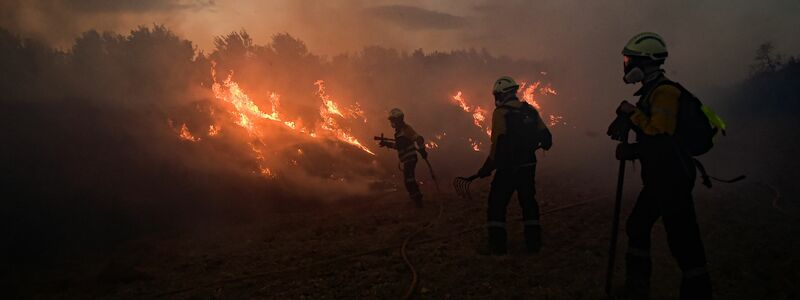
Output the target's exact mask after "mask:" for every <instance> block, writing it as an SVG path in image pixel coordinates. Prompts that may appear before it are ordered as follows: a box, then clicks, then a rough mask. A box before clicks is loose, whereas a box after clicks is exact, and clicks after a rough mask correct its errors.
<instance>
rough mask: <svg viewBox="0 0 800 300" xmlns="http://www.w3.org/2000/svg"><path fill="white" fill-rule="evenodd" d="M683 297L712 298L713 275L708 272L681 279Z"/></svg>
mask: <svg viewBox="0 0 800 300" xmlns="http://www.w3.org/2000/svg"><path fill="white" fill-rule="evenodd" d="M681 299H711V277H710V276H709V275H708V272H705V273H703V274H700V275H695V276H692V277H687V276H686V275H685V274H684V277H683V279H682V280H681Z"/></svg>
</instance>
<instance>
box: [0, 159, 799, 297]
mask: <svg viewBox="0 0 800 300" xmlns="http://www.w3.org/2000/svg"><path fill="white" fill-rule="evenodd" d="M629 170H632V168H629ZM630 177H635V176H630ZM630 177H629V178H630ZM585 180H587V178H576V177H575V176H567V175H566V174H556V173H553V172H549V171H548V170H547V169H544V170H542V171H541V172H539V183H538V186H539V195H538V196H539V201H540V205H541V208H542V211H543V213H544V215H543V217H542V222H543V228H544V230H545V231H544V241H545V247H544V248H543V250H542V251H541V253H539V254H538V255H533V256H529V255H526V254H524V252H523V241H522V233H521V230H522V228H521V227H522V226H521V224H520V223H519V222H513V220H519V218H520V217H519V216H520V211H519V207H518V205H517V204H516V203H515V201H514V202H512V203H511V205H510V207H509V208H510V209H509V220H510V221H511V222H510V229H509V230H510V235H509V240H510V241H509V243H510V255H508V256H505V257H487V256H480V255H477V254H476V251H477V249H478V248H479V247H480V246H481V245H482V244H483V242H484V235H485V231H484V230H483V228H482V224H483V222H484V218H485V211H484V209H485V201H484V200H483V199H485V196H486V192H487V190H488V180H484V181H480V182H476V184H474V187H473V196H474V200H472V201H469V200H464V199H459V198H457V197H455V195H453V194H452V193H451V192H449V189H446V190H447V192H446V193H445V194H444V195H443V196H434V195H433V194H434V193H433V192H432V191H428V195H429V197H428V202H427V206H426V207H425V208H424V209H422V210H417V209H415V208H414V207H413V206H411V205H410V204H409V203H408V201H407V200H406V198H405V196H404V194H403V193H402V192H393V193H388V194H385V195H378V196H375V197H374V198H371V199H369V201H365V200H359V201H350V202H347V203H336V204H329V205H327V206H326V207H324V208H320V209H313V210H306V211H297V212H292V213H276V214H267V215H264V216H263V218H262V219H261V220H259V221H257V222H252V221H250V222H246V223H242V224H232V225H231V224H229V225H227V226H209V227H204V228H202V229H200V228H198V229H197V230H195V231H191V230H188V231H187V230H175V231H172V232H162V233H158V234H150V235H147V236H144V237H141V238H138V239H136V240H133V241H130V242H126V243H124V244H123V245H122V246H119V247H117V248H115V249H114V250H113V251H111V254H110V255H94V256H93V255H85V254H84V255H79V256H78V255H76V256H74V257H69V258H65V259H62V260H59V262H58V263H56V264H51V265H49V266H48V267H42V268H36V269H29V270H27V271H22V272H18V273H17V274H15V276H14V277H13V279H10V281H6V283H10V284H11V285H12V286H13V288H12V289H11V291H15V292H14V293H12V295H14V294H16V296H17V297H21V298H27V297H31V298H79V299H85V298H110V299H125V298H154V297H156V296H163V297H164V298H177V299H205V298H232V299H238V298H270V299H342V298H345V299H350V298H380V299H385V298H390V299H391V298H400V297H401V296H402V295H403V294H404V293H405V291H406V289H407V288H408V287H409V285H410V283H411V279H412V278H411V272H410V271H409V269H408V267H407V266H406V265H405V263H404V261H403V259H402V257H401V255H400V246H401V243H402V242H403V240H404V239H405V238H406V237H407V236H408V235H410V234H412V233H414V232H416V231H417V230H418V229H419V228H421V227H422V226H424V225H426V224H427V223H428V222H433V223H432V225H431V226H430V227H429V228H428V229H427V230H426V231H424V232H422V233H420V234H419V235H417V236H416V237H415V239H413V240H412V244H411V245H410V246H409V248H408V253H409V257H410V260H411V261H412V262H413V265H414V267H415V268H416V271H417V272H418V274H419V283H418V285H417V287H416V289H415V290H414V294H413V297H415V298H420V299H448V298H453V299H472V298H475V299H489V298H491V299H508V298H511V299H601V298H603V283H604V270H605V264H606V259H607V247H608V237H609V228H610V227H609V220H610V217H611V211H612V203H613V191H612V190H611V189H609V188H608V187H607V186H608V185H607V184H604V185H602V186H601V185H600V184H598V185H597V186H587V185H586V184H585V182H586V181H585ZM595 181H597V180H595ZM600 181H609V182H610V180H608V179H606V180H600ZM637 184H638V179H637V178H631V180H629V181H628V188H627V189H626V190H627V193H626V202H625V205H624V207H623V217H624V216H625V215H627V212H629V210H630V208H631V207H632V204H633V201H632V199H633V197H635V193H636V185H637ZM780 184H781V183H768V182H762V181H759V179H758V178H751V179H748V181H745V182H742V183H739V184H735V185H718V186H717V187H715V188H714V189H712V190H706V189H705V188H703V187H698V188H696V192H695V195H696V207H697V211H698V215H699V222H700V224H701V230H702V234H703V239H704V241H705V244H706V249H707V250H706V251H707V254H708V257H709V262H710V271H711V274H712V276H713V279H714V284H715V286H714V288H715V294H716V296H717V298H718V299H797V298H798V297H800V292H799V291H800V289H798V288H797V287H796V283H797V282H800V276H798V272H797V269H798V267H800V260H798V256H797V255H796V254H795V253H796V251H797V250H798V249H800V247H799V246H800V245H798V241H797V237H798V236H800V235H799V234H800V227H799V226H798V223H800V206H798V205H797V203H796V202H793V201H794V199H788V198H786V197H785V196H784V194H782V193H781V192H782V191H781V189H780V188H781V187H780V186H779V185H780ZM782 184H784V185H786V184H787V183H782ZM442 185H443V188H444V187H445V184H442ZM611 186H613V184H612V185H611ZM565 187H580V188H565ZM437 201H441V202H437ZM440 203H441V205H442V206H441V207H440V206H439V204H440ZM565 206H568V208H564V209H560V208H562V207H565ZM440 208H441V209H442V212H441V215H440V214H439V210H440ZM558 209H560V210H558ZM623 222H624V219H623ZM623 224H624V223H623ZM210 228H211V229H210ZM413 241H422V242H423V243H418V244H414V243H413ZM653 241H654V246H653V247H654V250H653V253H654V261H655V265H654V275H653V294H654V295H658V296H657V297H654V298H655V299H674V298H676V297H677V295H676V290H677V287H678V284H679V281H678V280H679V278H680V271H679V270H678V267H677V265H676V263H675V262H674V260H673V259H672V258H671V257H670V254H669V251H668V248H667V245H666V239H665V234H664V230H663V226H662V225H661V223H660V222H659V223H658V224H657V225H656V228H655V229H654V234H653ZM624 245H625V238H624V234H623V235H621V240H620V243H619V248H620V250H619V253H618V258H619V260H618V264H617V270H616V274H617V282H618V283H621V278H622V275H623V269H622V255H623V253H624V252H623V251H624V248H625V247H624ZM373 250H374V251H373Z"/></svg>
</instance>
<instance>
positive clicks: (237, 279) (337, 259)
mask: <svg viewBox="0 0 800 300" xmlns="http://www.w3.org/2000/svg"><path fill="white" fill-rule="evenodd" d="M602 198H605V197H602ZM597 199H600V198H597ZM597 199H593V200H587V201H582V202H577V203H572V204H567V205H564V206H560V207H556V208H553V209H550V210H546V211H543V212H541V213H540V215H546V214H550V213H554V212H558V211H562V210H565V209H569V208H573V207H577V206H581V205H584V204H587V203H589V202H592V201H594V200H597ZM483 229H485V226H483V225H481V226H476V227H472V228H469V229H465V230H462V231H459V232H456V233H453V234H448V235H443V236H439V237H432V238H427V239H422V240H418V241H410V240H409V239H408V238H407V239H406V241H404V242H403V244H400V245H392V246H387V247H381V248H376V249H372V250H367V251H363V252H358V253H354V254H350V255H344V256H339V257H334V258H331V259H325V260H320V261H317V262H313V263H310V264H307V265H302V266H295V267H289V268H286V269H282V270H277V271H267V272H261V273H256V274H251V275H245V276H239V277H233V278H228V279H221V280H217V281H213V282H209V283H206V284H202V285H201V284H197V285H194V286H191V287H186V288H182V289H175V290H171V291H166V292H163V293H158V294H152V295H148V296H147V297H165V296H170V295H176V294H181V293H185V292H189V291H192V290H197V289H202V288H212V287H219V286H222V285H225V284H230V283H236V282H241V281H246V280H250V279H257V278H263V277H269V276H272V275H278V274H284V273H289V272H296V271H300V270H306V269H310V268H314V267H320V266H325V265H328V264H331V263H335V262H340V261H345V260H348V259H352V258H357V257H361V256H366V255H370V254H376V253H380V252H384V251H389V250H392V249H396V248H397V247H401V248H402V247H403V245H405V246H406V247H407V246H409V245H420V244H427V243H431V242H437V241H443V240H449V239H453V238H456V237H460V236H463V235H464V234H465V233H470V232H474V231H480V230H483ZM412 236H413V235H412ZM412 290H413V289H412ZM407 294H408V292H407ZM143 296H144V295H143Z"/></svg>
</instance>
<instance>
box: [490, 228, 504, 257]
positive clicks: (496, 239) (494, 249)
mask: <svg viewBox="0 0 800 300" xmlns="http://www.w3.org/2000/svg"><path fill="white" fill-rule="evenodd" d="M506 239H507V237H506V229H505V228H500V227H489V253H490V254H492V255H505V254H507V253H508V250H507V249H506V243H507V242H506Z"/></svg>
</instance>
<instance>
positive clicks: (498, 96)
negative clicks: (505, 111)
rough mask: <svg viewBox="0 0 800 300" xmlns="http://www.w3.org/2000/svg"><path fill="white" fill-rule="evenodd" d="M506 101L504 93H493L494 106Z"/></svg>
mask: <svg viewBox="0 0 800 300" xmlns="http://www.w3.org/2000/svg"><path fill="white" fill-rule="evenodd" d="M505 102H506V95H505V94H494V106H500V105H503V103H505Z"/></svg>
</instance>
